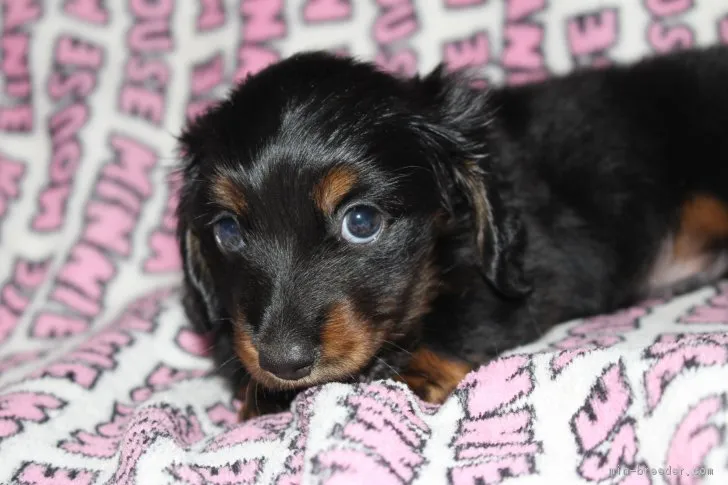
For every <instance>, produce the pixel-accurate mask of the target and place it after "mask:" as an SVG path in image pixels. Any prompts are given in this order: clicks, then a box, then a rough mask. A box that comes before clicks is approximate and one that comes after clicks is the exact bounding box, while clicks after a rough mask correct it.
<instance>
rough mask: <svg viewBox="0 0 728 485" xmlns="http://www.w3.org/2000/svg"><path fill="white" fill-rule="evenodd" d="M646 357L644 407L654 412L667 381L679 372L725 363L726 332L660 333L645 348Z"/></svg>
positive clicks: (727, 352) (668, 384) (674, 377)
mask: <svg viewBox="0 0 728 485" xmlns="http://www.w3.org/2000/svg"><path fill="white" fill-rule="evenodd" d="M645 358H647V359H650V360H652V365H651V366H650V368H649V369H648V370H647V371H646V372H645V375H644V382H645V393H646V398H647V409H648V411H653V410H654V409H655V406H657V404H658V403H659V402H660V400H661V399H662V396H663V395H664V394H665V392H666V390H667V389H668V388H669V387H670V384H671V383H672V382H673V381H674V380H675V379H677V378H678V376H680V375H681V374H683V373H689V372H692V370H693V369H696V368H699V367H710V366H716V365H719V366H725V365H726V364H728V334H726V333H722V332H721V333H687V334H684V333H676V334H663V335H660V336H659V337H658V338H657V339H656V340H655V343H653V344H652V345H651V346H650V347H648V348H647V349H646V350H645ZM653 359H654V360H653Z"/></svg>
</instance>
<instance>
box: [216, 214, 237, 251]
mask: <svg viewBox="0 0 728 485" xmlns="http://www.w3.org/2000/svg"><path fill="white" fill-rule="evenodd" d="M212 230H213V233H214V234H215V242H217V245H218V247H219V248H220V249H222V250H223V251H234V250H236V249H240V248H241V247H242V246H243V233H242V231H241V230H240V226H239V225H238V222H237V221H236V220H235V219H234V218H232V217H230V216H225V217H222V218H220V219H218V220H217V221H216V222H215V225H214V226H213V229H212Z"/></svg>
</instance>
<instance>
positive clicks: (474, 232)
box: [179, 53, 526, 388]
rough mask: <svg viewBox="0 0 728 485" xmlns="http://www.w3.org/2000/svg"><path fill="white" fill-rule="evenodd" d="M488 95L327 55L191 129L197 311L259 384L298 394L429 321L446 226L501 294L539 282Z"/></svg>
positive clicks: (193, 305)
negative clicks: (526, 263)
mask: <svg viewBox="0 0 728 485" xmlns="http://www.w3.org/2000/svg"><path fill="white" fill-rule="evenodd" d="M482 96H483V95H482V93H479V92H478V91H475V90H472V89H471V88H469V87H468V86H467V84H465V83H464V82H459V81H458V80H457V79H455V78H452V77H449V76H446V75H444V74H443V73H442V71H441V70H436V71H435V72H433V73H432V74H431V75H429V76H427V77H426V78H424V79H406V80H405V79H397V78H395V77H392V76H390V75H388V74H385V73H382V72H380V71H378V70H377V69H376V68H375V67H373V66H371V65H369V64H364V63H359V62H355V61H353V60H351V59H345V58H340V57H334V56H331V55H327V54H323V53H308V54H301V55H297V56H294V57H292V58H289V59H288V60H285V61H283V62H281V63H278V64H276V65H274V66H272V67H270V68H268V69H266V70H264V71H262V72H261V73H259V74H258V75H256V76H254V77H252V78H249V79H248V80H247V81H246V82H245V83H244V84H243V85H242V86H240V87H238V88H237V89H236V90H235V91H234V92H233V93H232V94H231V95H230V97H229V98H228V99H227V100H226V101H224V102H223V103H222V104H220V105H219V106H218V107H216V108H215V109H213V110H212V111H210V112H209V113H207V114H206V115H204V116H203V117H202V118H200V119H199V120H198V121H197V122H195V123H193V124H192V125H191V126H190V127H188V129H187V130H186V132H185V134H184V135H183V136H182V148H183V151H184V153H185V167H184V176H185V182H184V188H183V191H182V194H181V200H180V205H179V236H180V240H181V248H182V252H183V258H184V262H185V276H186V287H187V290H188V292H187V296H186V298H187V300H186V301H185V305H186V308H187V311H188V314H189V315H190V317H191V318H192V319H194V320H197V323H198V324H199V323H202V324H203V325H205V326H209V327H212V328H220V327H221V326H225V327H227V328H228V329H230V331H231V332H232V335H233V341H234V342H233V347H234V349H235V352H236V353H237V355H238V356H239V358H240V360H241V361H242V362H243V364H244V366H245V368H246V369H247V370H248V372H249V373H250V374H251V376H252V377H253V378H254V379H255V380H256V381H258V382H260V383H262V384H264V385H267V386H269V387H272V388H295V387H301V386H308V385H313V384H319V383H323V382H329V381H337V380H347V379H349V378H352V377H354V376H356V374H357V373H359V372H360V371H361V370H362V369H364V368H365V367H366V366H367V365H368V364H369V363H371V362H372V360H373V359H374V358H375V357H376V355H377V353H378V352H379V351H380V350H381V348H382V346H383V345H384V344H385V343H387V342H393V341H396V340H398V339H399V338H402V337H404V336H406V335H410V334H412V332H416V331H417V327H418V325H419V323H420V321H421V319H422V317H423V316H424V315H425V314H426V313H427V312H428V310H429V305H430V302H431V301H432V299H433V298H434V297H435V296H436V295H437V292H438V288H439V284H440V278H441V268H439V267H438V266H439V265H438V258H437V252H438V241H440V239H441V238H442V237H444V235H445V234H446V233H447V234H450V235H452V234H453V232H454V231H455V232H457V231H462V235H463V238H464V240H465V241H466V244H467V245H469V247H471V248H472V249H473V253H472V254H473V255H474V256H475V259H474V261H473V263H474V264H479V265H480V267H481V268H482V271H483V274H484V275H485V277H486V279H487V280H488V281H489V282H490V283H491V284H492V285H493V287H494V288H495V289H497V290H498V291H500V292H502V293H504V294H506V295H513V294H520V293H522V292H523V291H525V290H526V287H525V283H524V281H523V275H522V272H521V268H520V252H519V251H520V250H519V249H518V248H519V245H518V244H515V242H514V241H515V239H516V238H517V237H518V234H519V232H518V229H517V227H516V225H515V223H514V222H513V221H509V219H508V216H507V214H505V212H504V211H503V209H502V207H501V204H500V202H499V200H498V199H497V197H495V194H492V193H490V192H489V190H488V187H487V185H488V177H487V175H486V174H485V173H484V170H483V169H484V167H485V163H486V161H485V159H486V157H487V146H485V137H486V136H485V135H486V134H485V129H486V125H487V121H488V118H487V113H486V111H485V106H484V102H483V98H482Z"/></svg>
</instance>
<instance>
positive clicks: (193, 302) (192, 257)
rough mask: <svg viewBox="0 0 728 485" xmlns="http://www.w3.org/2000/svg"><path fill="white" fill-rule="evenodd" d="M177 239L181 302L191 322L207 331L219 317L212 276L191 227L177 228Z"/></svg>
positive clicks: (201, 329) (199, 328)
mask: <svg viewBox="0 0 728 485" xmlns="http://www.w3.org/2000/svg"><path fill="white" fill-rule="evenodd" d="M179 239H180V251H181V253H182V267H183V270H184V287H183V293H182V305H183V306H184V309H185V312H186V313H187V317H188V318H189V319H190V320H191V321H192V324H193V325H194V326H195V327H196V328H197V329H198V330H200V331H203V332H208V331H210V330H212V329H213V328H214V323H215V322H217V321H219V320H220V318H221V316H220V315H219V312H218V308H219V307H218V301H217V297H216V296H215V291H214V289H213V284H212V278H211V277H210V272H209V269H208V268H207V265H206V263H205V260H204V259H203V257H202V254H201V253H200V242H199V239H197V236H196V235H195V234H194V233H193V232H192V230H191V229H189V228H181V230H180V232H179Z"/></svg>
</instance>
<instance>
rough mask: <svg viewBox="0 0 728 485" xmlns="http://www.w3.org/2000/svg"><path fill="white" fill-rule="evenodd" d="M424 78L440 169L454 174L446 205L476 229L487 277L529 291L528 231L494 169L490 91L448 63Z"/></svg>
mask: <svg viewBox="0 0 728 485" xmlns="http://www.w3.org/2000/svg"><path fill="white" fill-rule="evenodd" d="M418 82H419V83H420V84H421V88H422V89H423V91H422V92H423V94H424V96H425V97H426V98H427V99H428V100H429V102H428V103H429V106H430V110H429V111H430V112H429V114H428V115H427V117H428V118H429V121H428V122H427V123H426V124H427V130H428V131H429V133H430V134H431V135H432V136H433V137H434V141H435V144H436V145H440V146H439V147H438V149H437V150H435V151H434V153H435V154H436V155H438V156H437V157H436V158H437V160H434V161H433V163H434V164H435V165H437V167H435V173H436V176H438V177H445V178H446V179H449V180H446V181H444V182H443V181H441V182H440V185H441V188H442V191H443V196H444V199H446V200H445V204H446V206H447V207H448V209H449V210H451V211H452V215H453V217H454V218H455V219H456V220H457V221H458V222H459V223H460V224H465V225H466V227H468V229H469V230H470V231H471V236H472V237H471V241H472V244H474V247H475V250H476V254H477V255H478V257H479V258H480V262H481V264H480V269H481V272H482V274H483V277H484V278H485V279H486V280H487V281H488V282H489V283H490V284H491V285H492V286H493V287H494V288H495V289H496V290H497V291H498V292H499V293H501V294H502V295H503V296H507V297H521V296H524V295H526V294H528V293H529V292H530V291H531V286H530V282H529V281H528V279H527V277H526V274H525V271H524V252H525V247H526V235H525V231H524V230H523V225H522V223H521V219H520V217H519V215H518V214H517V213H516V211H515V209H513V208H509V207H507V206H506V205H505V204H504V203H503V199H502V198H501V190H502V189H503V188H505V184H504V182H503V181H502V180H499V178H498V173H496V171H493V170H490V169H491V168H492V166H491V165H492V162H491V160H489V157H490V150H489V147H488V144H487V133H488V129H489V128H488V125H489V124H490V122H491V118H490V113H489V111H488V106H487V93H486V92H484V91H482V90H478V89H476V88H474V87H472V86H471V85H470V84H469V78H468V77H467V76H463V75H457V74H447V73H445V71H444V67H443V66H442V65H441V66H439V67H438V68H436V69H435V70H434V71H433V72H432V73H431V74H429V75H428V76H426V77H425V78H424V79H422V80H419V81H418ZM486 170H488V171H487V172H486Z"/></svg>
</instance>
